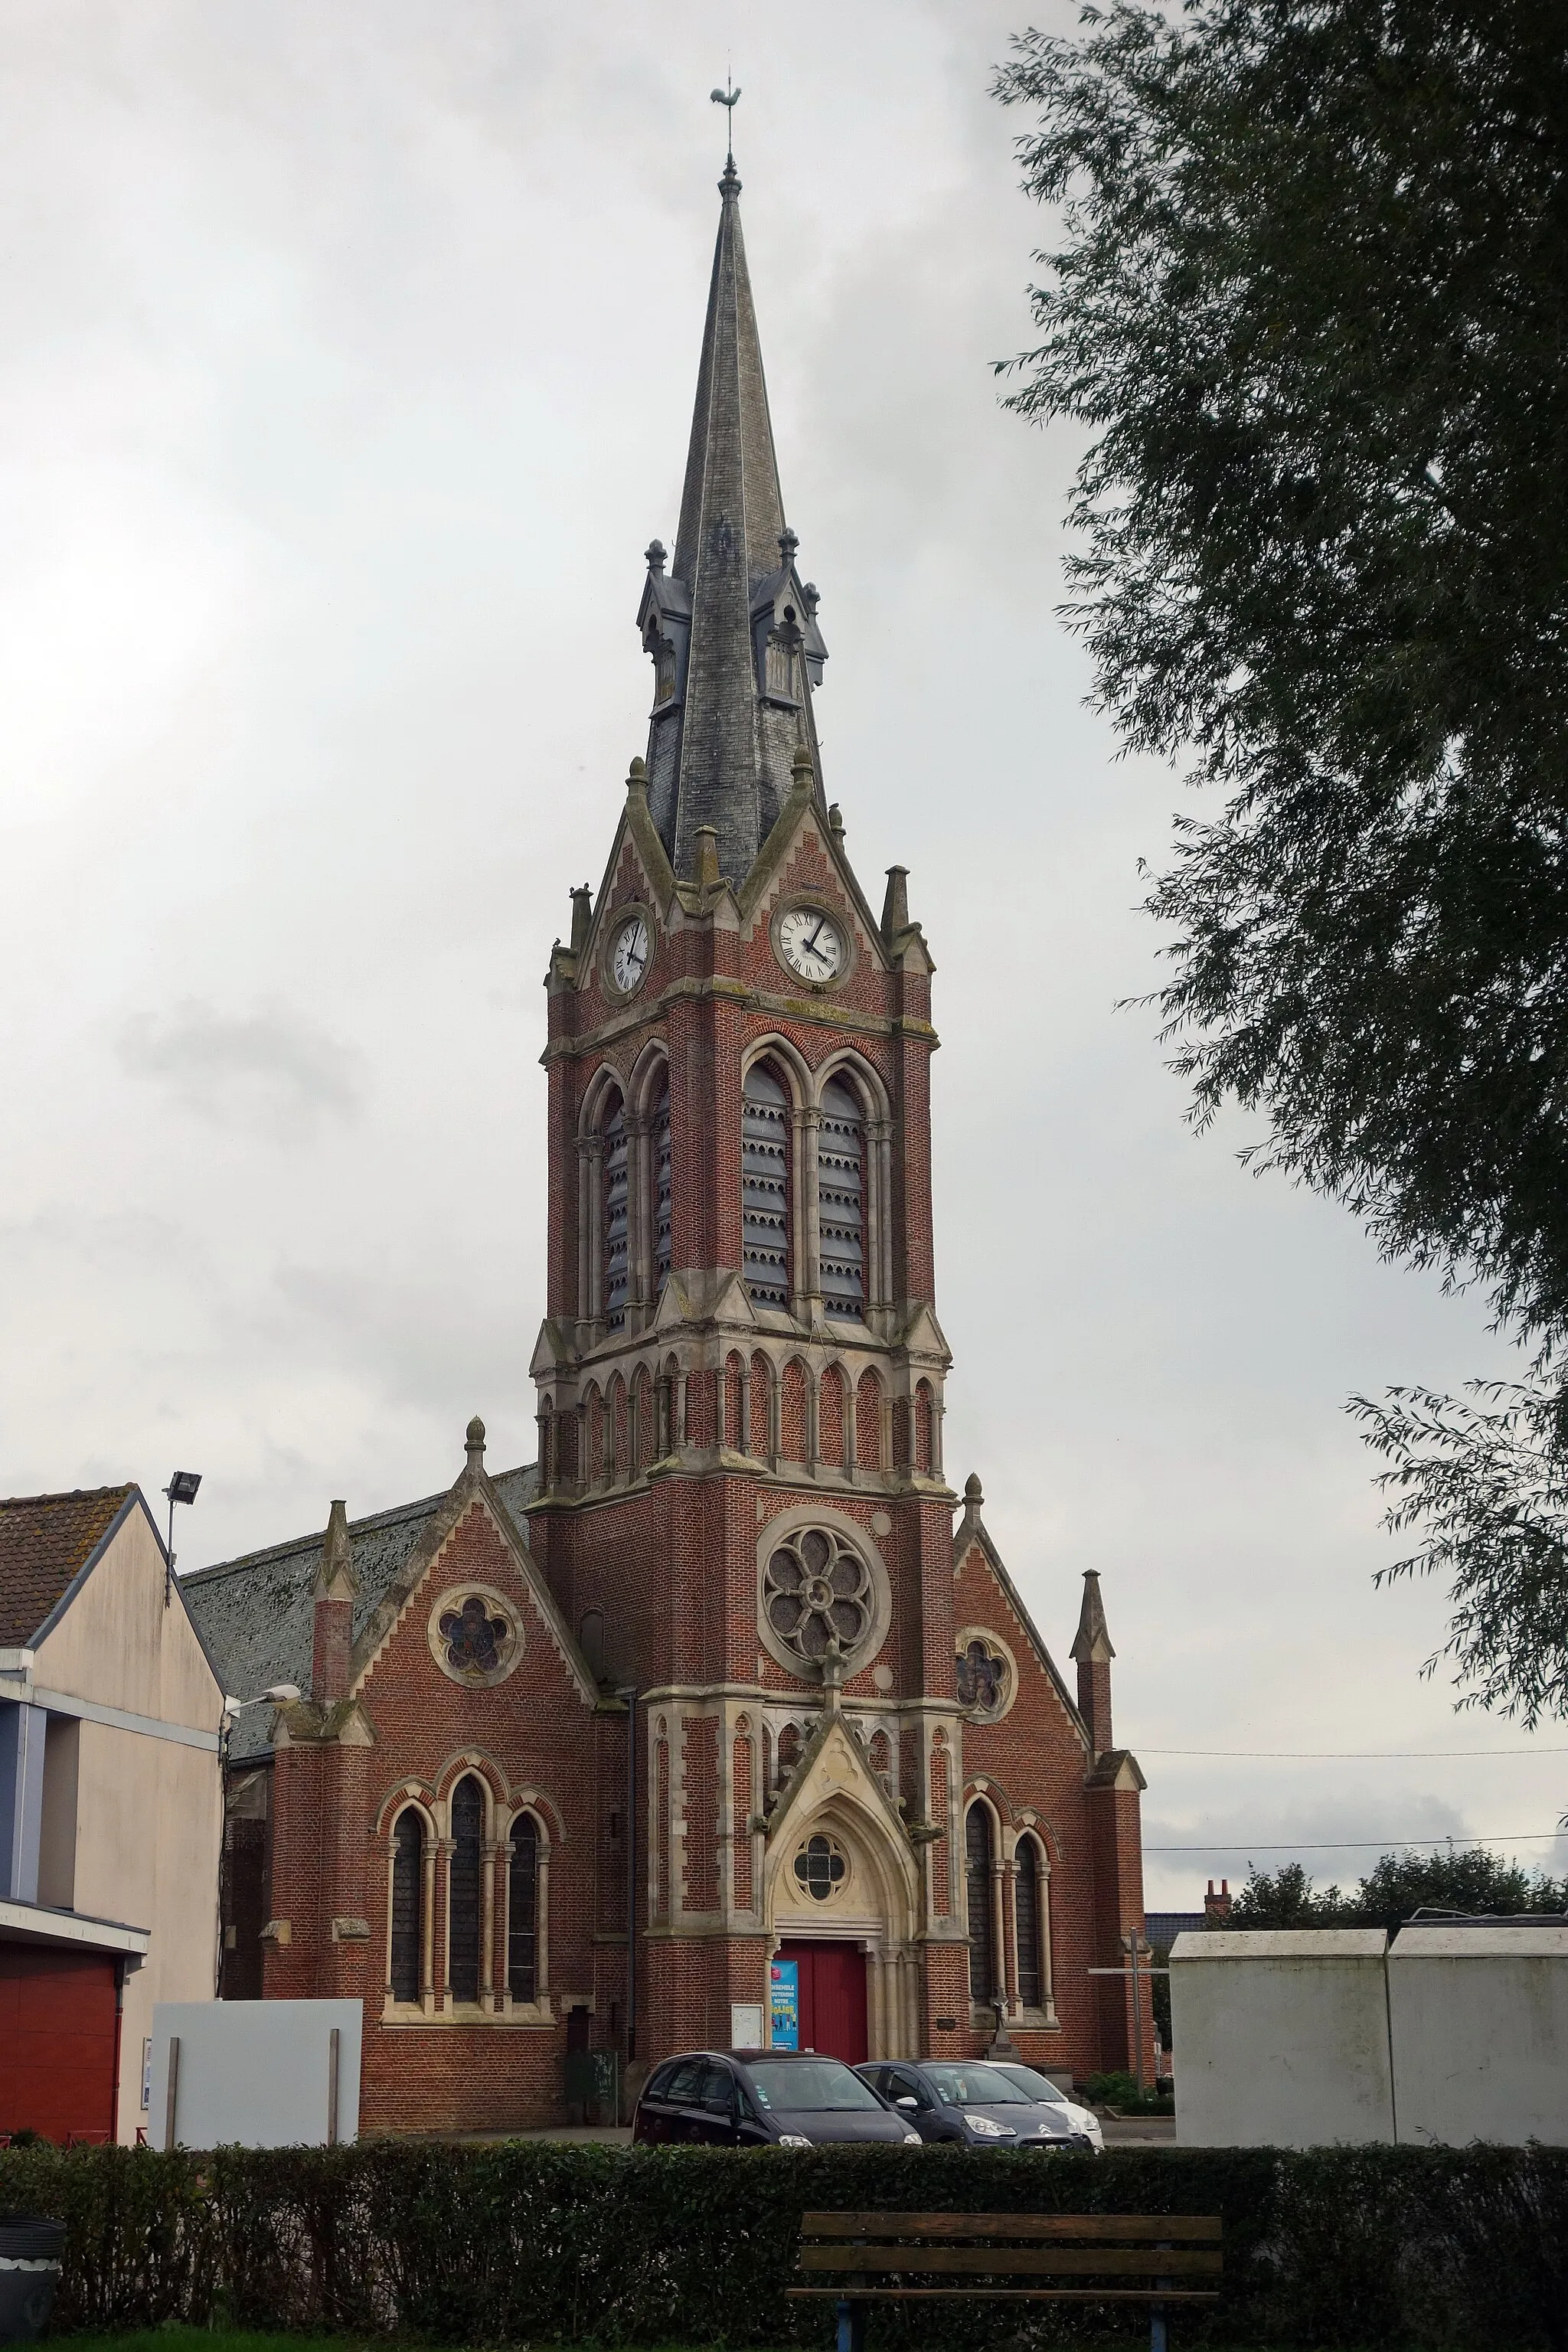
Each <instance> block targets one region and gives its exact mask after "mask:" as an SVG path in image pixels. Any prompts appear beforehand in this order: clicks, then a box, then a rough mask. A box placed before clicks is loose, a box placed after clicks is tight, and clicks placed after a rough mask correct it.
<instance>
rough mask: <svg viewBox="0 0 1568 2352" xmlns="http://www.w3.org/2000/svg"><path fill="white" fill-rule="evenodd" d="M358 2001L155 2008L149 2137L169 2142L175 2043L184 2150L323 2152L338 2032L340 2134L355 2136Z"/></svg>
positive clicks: (177, 2128) (177, 2139) (178, 2129)
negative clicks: (298, 2149)
mask: <svg viewBox="0 0 1568 2352" xmlns="http://www.w3.org/2000/svg"><path fill="white" fill-rule="evenodd" d="M334 2031H335V2032H336V2033H337V2037H338V2042H337V2074H336V2084H337V2102H336V2115H337V2132H336V2137H338V2138H339V2139H340V2140H350V2139H353V2138H355V2137H357V2136H358V2132H359V2074H360V2040H361V2034H362V2031H363V2003H362V2002H360V2001H357V2000H207V2001H194V2000H193V2001H160V2002H159V2003H158V2005H157V2007H156V2008H155V2009H154V2010H153V2085H152V2100H151V2104H150V2105H149V2107H148V2111H147V2137H148V2138H149V2140H151V2142H152V2144H153V2147H165V2146H167V2145H168V2144H169V2136H168V2126H169V2113H170V2110H169V2053H170V2045H171V2042H174V2041H175V2040H177V2041H178V2043H179V2053H178V2060H177V2063H176V2067H175V2075H174V2134H173V2137H174V2143H175V2144H176V2145H178V2146H180V2147H298V2146H300V2145H304V2146H309V2147H321V2146H323V2145H324V2144H325V2142H326V2141H327V2138H328V2137H329V2125H330V2119H331V2111H332V2063H331V2058H332V2034H333V2032H334Z"/></svg>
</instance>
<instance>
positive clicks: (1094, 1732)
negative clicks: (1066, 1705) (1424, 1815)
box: [1072, 1568, 1116, 1756]
mask: <svg viewBox="0 0 1568 2352" xmlns="http://www.w3.org/2000/svg"><path fill="white" fill-rule="evenodd" d="M1072 1655H1073V1657H1074V1658H1075V1659H1076V1660H1077V1661H1078V1711H1079V1714H1080V1715H1081V1716H1082V1717H1083V1719H1084V1721H1085V1723H1086V1724H1087V1725H1088V1726H1089V1747H1090V1749H1091V1750H1092V1752H1093V1753H1094V1754H1095V1755H1096V1756H1103V1755H1104V1754H1105V1751H1106V1749H1107V1748H1109V1747H1110V1661H1111V1659H1112V1658H1113V1657H1114V1656H1115V1655H1116V1653H1115V1651H1114V1650H1113V1649H1112V1648H1111V1646H1110V1633H1108V1632H1107V1630H1106V1623H1105V1609H1104V1606H1103V1604H1102V1602H1101V1601H1100V1575H1099V1571H1098V1570H1095V1569H1092V1568H1086V1569H1085V1570H1084V1572H1083V1607H1082V1609H1081V1610H1080V1611H1079V1620H1078V1632H1077V1633H1076V1635H1075V1636H1074V1638H1073V1645H1072Z"/></svg>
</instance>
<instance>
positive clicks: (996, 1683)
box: [958, 1641, 1007, 1715]
mask: <svg viewBox="0 0 1568 2352" xmlns="http://www.w3.org/2000/svg"><path fill="white" fill-rule="evenodd" d="M1006 1691H1007V1661H1006V1659H1005V1658H1004V1657H1001V1656H1000V1655H998V1654H997V1653H996V1652H995V1651H994V1650H993V1649H992V1648H991V1646H990V1644H989V1643H985V1642H978V1641H977V1642H971V1643H969V1645H968V1647H967V1648H966V1649H963V1650H961V1651H960V1652H959V1655H958V1704H959V1705H960V1706H973V1707H976V1708H978V1709H979V1711H980V1713H981V1714H982V1715H994V1714H995V1712H996V1709H997V1708H998V1707H999V1706H1001V1704H1002V1701H1003V1699H1004V1698H1005V1696H1006Z"/></svg>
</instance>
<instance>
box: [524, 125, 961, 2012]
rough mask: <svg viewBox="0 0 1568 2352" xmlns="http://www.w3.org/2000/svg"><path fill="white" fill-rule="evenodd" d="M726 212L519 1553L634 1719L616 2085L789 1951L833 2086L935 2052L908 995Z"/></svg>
mask: <svg viewBox="0 0 1568 2352" xmlns="http://www.w3.org/2000/svg"><path fill="white" fill-rule="evenodd" d="M719 193H720V197H721V211H720V218H719V231H718V240H717V246H716V249H715V253H714V258H713V273H712V281H711V286H710V294H709V301H708V313H707V320H706V325H705V328H704V331H703V338H702V350H701V358H700V366H699V372H698V383H697V399H696V405H695V411H694V415H693V417H692V425H691V439H690V446H689V455H688V458H687V466H686V477H685V486H684V490H683V493H682V498H681V503H680V514H679V524H678V527H677V530H676V534H675V547H674V554H673V557H670V556H668V554H667V552H666V550H665V548H664V547H663V546H662V545H661V544H660V543H659V541H657V540H656V541H654V542H653V544H652V545H651V546H650V547H649V548H648V550H647V577H646V579H645V582H644V584H643V589H642V596H641V602H640V604H639V606H638V608H637V628H638V632H639V634H640V635H641V638H642V643H643V646H644V649H645V652H646V653H647V656H648V659H649V663H650V666H651V670H652V682H653V699H652V708H651V711H650V714H649V720H648V739H647V754H646V758H639V759H636V760H634V761H632V762H631V772H630V774H629V775H628V777H627V779H626V792H625V803H624V807H623V808H622V809H621V811H620V814H619V820H618V823H617V824H616V831H615V835H614V840H613V843H612V845H611V848H610V853H609V857H608V862H607V864H606V866H605V873H604V877H603V880H602V882H601V884H600V886H599V888H598V889H597V891H596V892H594V893H592V894H590V893H589V892H588V891H586V890H584V891H580V892H575V893H574V901H573V919H572V929H571V938H570V942H569V944H567V945H564V946H563V945H559V944H558V945H557V947H556V949H555V950H554V951H553V953H552V958H551V962H550V969H549V973H548V976H547V980H546V983H545V984H546V988H547V990H548V998H549V1044H548V1046H547V1048H546V1052H545V1055H544V1057H543V1058H544V1062H545V1066H546V1068H547V1070H548V1073H549V1087H550V1108H549V1133H550V1203H551V1207H550V1236H549V1312H548V1315H547V1318H546V1320H545V1322H544V1324H543V1327H542V1330H541V1333H540V1337H539V1341H538V1345H537V1348H536V1350H535V1353H534V1358H533V1364H532V1370H533V1374H534V1377H535V1380H536V1381H537V1385H538V1391H539V1428H540V1440H539V1462H540V1479H541V1491H540V1495H539V1498H538V1501H537V1503H536V1504H535V1505H534V1506H533V1507H531V1511H530V1531H531V1543H532V1546H533V1549H534V1550H535V1553H536V1555H537V1557H538V1558H539V1559H541V1561H542V1564H543V1566H544V1569H545V1572H546V1574H547V1576H548V1578H549V1580H550V1583H551V1586H552V1590H553V1591H554V1593H555V1595H556V1598H557V1600H558V1601H559V1602H560V1605H561V1608H562V1610H563V1613H564V1615H565V1617H566V1620H567V1622H568V1623H569V1624H570V1626H571V1627H572V1630H573V1631H574V1633H577V1635H578V1636H579V1639H580V1641H581V1643H582V1645H583V1648H584V1654H586V1655H587V1656H588V1657H589V1659H590V1660H591V1661H592V1662H593V1663H594V1664H595V1670H596V1671H598V1672H600V1673H601V1675H602V1685H601V1687H602V1689H603V1691H604V1694H605V1705H607V1706H608V1705H613V1704H616V1703H624V1701H623V1702H617V1701H616V1698H615V1696H614V1694H616V1692H624V1691H625V1690H626V1688H627V1687H628V1686H629V1687H631V1688H633V1689H635V1691H636V1693H637V1697H636V1701H635V1709H636V1715H635V1722H636V1731H637V1746H636V1754H637V1775H638V1807H637V1848H638V1851H637V1922H636V1925H637V1948H638V1969H637V1973H638V1981H639V1987H640V1990H639V1995H638V1999H639V2016H640V2017H641V2018H642V2019H643V2021H644V2031H643V2032H642V2033H641V2035H640V2036H639V2045H638V2046H639V2052H640V2053H641V2054H642V2055H644V2056H647V2055H657V2054H658V2053H659V2051H660V2050H662V2049H667V2048H671V2047H676V2048H679V2047H683V2046H684V2047H689V2046H691V2045H692V2044H693V2042H700V2041H707V2042H721V2043H724V2044H728V2043H730V2042H731V2041H732V2040H734V2039H736V2038H737V2037H738V2036H739V2037H741V2038H746V2037H748V2036H749V2037H752V2038H759V2037H758V2031H757V2029H758V2023H759V2021H760V2024H761V2035H760V2038H763V2039H765V2038H767V2036H768V2035H769V2033H770V2032H772V2031H773V2025H772V2021H771V2018H770V2015H769V2010H768V2002H769V1982H770V1963H772V1962H773V1960H774V1959H775V1958H777V1956H778V1954H779V1953H780V1952H781V1951H795V1950H797V1949H798V1951H800V1952H802V1953H805V1954H807V1955H808V1956H809V1955H810V1954H811V1953H813V1952H816V1953H818V1954H819V1955H823V1956H824V1957H823V1958H822V1959H821V1968H820V1977H821V1983H822V1985H823V1987H824V1990H823V1993H822V1999H823V2000H825V2001H828V2000H847V2001H848V2003H849V2008H850V2010H851V2011H854V2012H855V2014H856V2015H857V2016H860V2015H862V2014H863V2023H862V2024H860V2025H856V2024H854V2023H853V2022H852V2023H851V2025H850V2026H849V2027H847V2028H845V2029H844V2032H846V2033H847V2037H848V2041H849V2042H851V2043H853V2042H855V2041H856V2039H857V2037H858V2038H860V2039H863V2040H864V2042H865V2043H866V2049H865V2050H864V2051H862V2053H861V2054H862V2055H865V2054H869V2055H871V2056H874V2057H875V2056H882V2055H886V2056H897V2055H900V2054H904V2053H912V2052H914V2051H916V2050H919V2049H931V2048H933V2047H934V2048H942V2047H946V2046H951V2047H952V2049H953V2050H954V2051H955V2052H957V2051H958V2050H959V2049H961V2048H963V2049H967V2048H969V2047H970V2046H972V2045H971V2042H970V2041H969V2038H968V2037H969V2031H970V2015H969V2001H968V1991H967V1987H966V1985H965V1983H964V1969H965V1966H966V1959H967V1947H966V1941H965V1937H966V1928H965V1925H964V1923H963V1920H962V1919H961V1918H960V1916H958V1912H959V1900H960V1893H959V1887H958V1885H957V1877H956V1873H955V1871H954V1869H953V1868H952V1864H951V1861H950V1857H951V1855H952V1853H953V1851H954V1842H955V1834H956V1832H957V1829H958V1824H959V1822H960V1821H961V1815H960V1814H959V1813H958V1811H957V1810H956V1808H957V1806H958V1803H959V1799H960V1793H961V1790H962V1778H961V1754H960V1743H961V1732H962V1718H961V1717H960V1715H959V1713H958V1711H957V1705H956V1700H955V1696H954V1684H953V1657H954V1649H953V1642H954V1610H953V1537H952V1511H953V1506H954V1503H955V1500H956V1498H955V1496H953V1494H952V1490H951V1489H950V1487H949V1486H948V1485H947V1483H946V1480H945V1477H944V1475H943V1469H942V1396H943V1384H944V1381H945V1378H946V1374H947V1370H948V1363H949V1356H948V1350H947V1347H946V1344H945V1342H944V1340H943V1338H942V1330H941V1327H940V1325H939V1324H938V1322H937V1319H936V1312H935V1303H934V1281H933V1274H932V1254H931V1187H930V1170H931V1149H930V1066H931V1055H932V1053H933V1052H934V1050H935V1048H936V1044H937V1038H936V1034H935V1032H934V1031H933V1029H932V1027H931V970H932V966H931V957H930V954H929V952H928V950H927V947H926V943H925V940H924V938H923V936H922V933H921V928H920V926H919V924H918V923H916V922H913V921H911V919H910V913H909V906H908V898H907V892H906V887H905V873H904V869H903V868H902V867H901V866H893V867H891V868H889V871H888V875H887V881H886V888H885V892H884V894H883V898H882V906H881V910H880V913H878V912H877V911H876V910H875V909H874V908H873V907H872V905H871V903H870V902H869V901H868V898H866V896H865V894H864V892H863V890H862V888H861V886H860V883H859V881H858V878H857V877H856V874H855V872H854V869H853V868H852V866H851V865H850V862H849V858H848V856H847V850H846V846H845V832H844V825H843V823H842V820H841V818H840V815H839V812H838V809H837V805H833V804H830V803H829V802H828V800H827V798H826V790H825V785H824V780H823V773H822V762H821V758H820V754H819V751H818V747H817V740H816V724H815V719H814V716H813V697H814V694H815V693H816V691H817V689H818V688H820V687H821V685H822V680H823V674H824V665H825V663H826V657H827V656H826V645H825V643H824V639H823V635H822V631H821V628H820V625H819V623H818V617H817V607H818V596H817V591H816V588H815V586H814V585H813V584H812V583H811V582H810V581H809V580H805V579H803V578H802V576H801V569H800V565H799V562H798V554H799V543H798V541H797V540H796V537H795V532H794V530H791V528H790V527H789V524H788V522H787V520H786V518H785V511H784V499H783V494H782V491H781V488H780V484H779V477H778V467H777V463H776V460H775V457H774V452H773V429H772V425H771V422H770V419H769V414H768V400H767V390H766V385H765V383H764V380H763V361H762V350H761V345H760V341H759V338H758V332H757V320H756V314H755V310H754V308H753V304H752V289H751V283H750V279H749V277H748V274H747V268H746V257H745V247H744V244H743V241H742V233H741V211H740V194H741V183H740V181H739V179H738V177H737V176H736V173H735V169H734V164H733V160H732V158H731V161H730V162H729V163H728V164H727V166H726V169H725V173H724V176H723V178H722V179H721V182H720V184H719ZM798 1965H799V1966H801V1967H805V1969H806V1975H805V1977H804V1978H803V1979H801V1982H802V1988H803V1989H802V1994H801V1998H802V2000H803V2002H804V2001H805V1999H806V1997H807V1984H808V1979H809V1980H810V1981H816V1978H815V1976H814V1973H813V1971H814V1969H816V1963H815V1962H809V1961H808V1960H805V1961H801V1962H799V1963H798ZM846 1986H847V1991H846V1990H845V1987H846ZM861 2004H863V2010H862V2008H861V2007H859V2006H858V2005H861ZM960 2021H962V2024H960ZM824 2031H825V2032H826V2029H824ZM955 2037H956V2038H955ZM843 2038H844V2035H843V2034H842V2033H841V2034H840V2041H841V2042H842V2040H843ZM803 2039H804V2035H803ZM820 2046H824V2047H826V2046H832V2045H831V2044H830V2043H829V2042H828V2041H827V2040H826V2039H824V2040H823V2042H821V2045H820Z"/></svg>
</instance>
